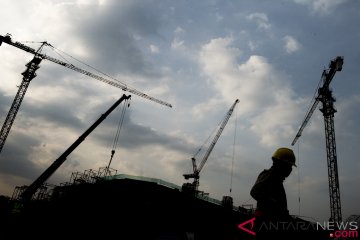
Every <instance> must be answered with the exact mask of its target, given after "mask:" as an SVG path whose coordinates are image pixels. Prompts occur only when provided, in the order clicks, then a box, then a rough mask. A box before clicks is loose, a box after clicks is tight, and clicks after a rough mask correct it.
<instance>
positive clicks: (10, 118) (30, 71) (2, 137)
mask: <svg viewBox="0 0 360 240" xmlns="http://www.w3.org/2000/svg"><path fill="white" fill-rule="evenodd" d="M3 42H4V43H7V44H9V45H11V46H13V47H16V48H19V49H21V50H23V51H25V52H28V53H31V54H34V58H33V59H32V60H31V61H30V62H29V63H28V64H26V67H27V69H26V70H25V72H24V73H22V75H23V76H24V77H23V80H22V82H21V84H20V86H19V89H18V92H17V94H16V96H15V98H14V101H13V103H12V105H11V107H10V110H9V112H8V115H7V117H6V119H5V122H4V124H3V126H2V128H1V132H0V153H1V151H2V148H3V147H4V144H5V141H6V138H7V136H8V135H9V132H10V129H11V126H12V124H13V122H14V120H15V117H16V114H17V112H18V110H19V108H20V105H21V102H22V100H23V98H24V96H25V93H26V90H27V88H28V86H29V84H30V81H31V80H32V79H33V78H35V77H36V73H35V71H36V70H37V69H38V68H39V64H40V62H41V61H42V60H43V59H45V60H49V61H50V62H54V63H56V64H59V65H61V66H64V67H66V68H69V69H71V70H74V71H76V72H79V73H81V74H84V75H86V76H89V77H91V78H95V79H97V80H99V81H102V82H104V83H107V84H109V85H112V86H114V87H117V88H120V89H122V90H123V91H127V92H130V93H133V94H135V95H137V96H140V97H143V98H145V99H148V100H151V101H154V102H156V103H159V104H162V105H165V106H167V107H170V108H171V107H172V105H171V104H169V103H167V102H164V101H162V100H159V99H156V98H154V97H151V96H149V95H147V94H145V93H143V92H140V91H138V90H136V89H134V88H131V87H129V86H127V85H126V84H124V83H122V82H120V81H119V80H116V79H114V78H111V79H108V78H105V77H101V76H99V75H96V74H94V73H91V72H89V71H86V70H83V69H81V68H78V67H76V66H74V65H73V64H69V63H66V62H63V61H61V60H58V59H56V58H53V57H50V56H48V55H45V54H42V53H40V52H41V49H42V48H43V47H44V46H50V47H52V46H51V45H50V44H49V43H47V42H42V45H41V47H40V48H39V49H38V50H37V51H36V50H35V49H33V48H31V47H29V46H26V45H24V44H22V43H19V42H13V41H12V39H11V35H10V34H6V35H5V36H2V35H0V46H1V44H2V43H3Z"/></svg>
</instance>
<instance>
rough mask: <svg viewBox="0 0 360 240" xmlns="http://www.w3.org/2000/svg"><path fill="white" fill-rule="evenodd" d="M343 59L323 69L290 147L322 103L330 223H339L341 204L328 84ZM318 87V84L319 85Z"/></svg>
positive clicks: (339, 58)
mask: <svg viewBox="0 0 360 240" xmlns="http://www.w3.org/2000/svg"><path fill="white" fill-rule="evenodd" d="M343 63H344V58H343V57H342V56H337V57H336V58H334V59H333V60H331V61H330V63H329V69H324V70H323V73H322V76H321V80H322V84H323V85H322V87H318V89H317V94H315V97H314V99H313V100H312V107H311V108H309V109H310V110H309V111H308V112H307V114H306V117H305V119H304V121H303V123H302V125H301V127H300V129H299V131H298V133H297V134H296V136H295V138H294V140H293V141H292V143H291V145H294V144H295V143H296V141H297V139H298V138H299V137H300V136H301V133H302V131H303V130H304V128H305V126H306V124H307V123H308V122H309V120H310V117H311V115H312V114H313V112H314V110H315V108H316V107H317V105H318V103H319V101H320V102H322V108H320V111H321V112H322V113H323V116H324V124H325V137H326V153H327V165H328V177H329V193H330V211H331V218H330V220H331V221H334V222H341V221H342V216H341V202H340V189H339V178H338V167H337V154H336V142H335V128H334V113H335V112H336V109H335V108H334V102H335V98H334V97H333V96H332V91H331V89H330V88H329V85H330V82H331V80H332V79H333V77H334V75H335V73H336V72H337V71H341V70H342V65H343ZM319 86H320V84H319Z"/></svg>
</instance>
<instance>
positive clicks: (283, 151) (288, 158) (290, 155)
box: [272, 147, 296, 167]
mask: <svg viewBox="0 0 360 240" xmlns="http://www.w3.org/2000/svg"><path fill="white" fill-rule="evenodd" d="M272 159H278V160H280V161H283V162H286V163H289V164H291V165H292V166H295V167H296V164H295V154H294V152H293V150H291V149H290V148H285V147H282V148H278V149H277V150H276V151H275V152H274V153H273V155H272Z"/></svg>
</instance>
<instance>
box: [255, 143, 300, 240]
mask: <svg viewBox="0 0 360 240" xmlns="http://www.w3.org/2000/svg"><path fill="white" fill-rule="evenodd" d="M272 161H273V164H272V166H271V167H270V169H265V170H263V171H262V172H261V173H260V174H259V176H258V178H257V180H256V182H255V184H254V186H253V187H252V188H251V191H250V195H251V196H252V197H253V198H254V199H255V200H256V201H257V206H256V211H255V226H254V230H255V233H256V239H272V238H273V239H292V238H289V235H290V234H291V231H290V230H293V229H291V227H293V226H290V225H289V224H291V222H292V221H293V218H292V217H291V216H290V215H289V211H288V208H287V199H286V192H285V189H284V186H283V181H284V180H285V178H287V177H288V176H289V175H290V173H291V171H292V167H293V166H295V167H296V165H295V155H294V152H293V151H292V150H291V149H289V148H284V147H282V148H278V149H277V150H276V151H275V152H274V153H273V155H272Z"/></svg>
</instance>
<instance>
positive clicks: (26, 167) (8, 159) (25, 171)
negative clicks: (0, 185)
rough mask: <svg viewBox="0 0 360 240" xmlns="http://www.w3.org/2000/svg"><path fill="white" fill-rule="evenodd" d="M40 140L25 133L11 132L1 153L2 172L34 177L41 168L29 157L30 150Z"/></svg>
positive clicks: (0, 167) (0, 169)
mask: <svg viewBox="0 0 360 240" xmlns="http://www.w3.org/2000/svg"><path fill="white" fill-rule="evenodd" d="M39 143H40V142H39V140H38V139H35V138H33V137H31V136H27V135H24V134H15V133H14V134H12V133H11V132H10V133H9V136H8V139H7V141H6V142H5V145H4V147H3V150H2V152H1V155H0V172H1V173H2V174H9V175H15V176H22V177H25V178H30V179H33V178H34V177H35V176H37V175H38V173H39V169H38V168H37V167H36V166H35V164H34V163H32V162H31V161H30V159H29V157H30V156H29V151H30V149H31V148H32V147H34V146H38V145H39Z"/></svg>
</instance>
